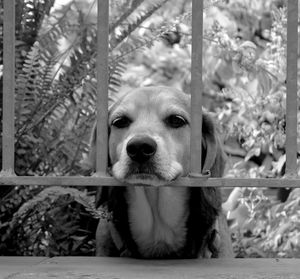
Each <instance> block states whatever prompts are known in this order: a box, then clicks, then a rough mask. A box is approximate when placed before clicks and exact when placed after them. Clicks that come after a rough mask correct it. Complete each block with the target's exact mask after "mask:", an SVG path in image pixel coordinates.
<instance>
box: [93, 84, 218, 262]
mask: <svg viewBox="0 0 300 279" xmlns="http://www.w3.org/2000/svg"><path fill="white" fill-rule="evenodd" d="M117 97H118V99H117V100H115V101H114V103H113V104H112V105H111V106H110V108H109V117H108V119H109V123H108V124H109V168H110V171H111V174H112V175H113V176H114V177H115V178H116V179H118V180H120V181H123V182H124V185H126V186H128V187H99V188H98V190H97V197H96V206H100V205H104V206H106V207H107V209H108V210H109V211H110V212H112V213H113V220H112V222H110V225H108V226H111V228H109V229H107V228H101V229H99V231H100V233H99V234H98V235H97V237H96V242H97V255H124V253H123V252H122V251H124V252H125V251H126V252H125V255H129V256H134V257H141V258H185V257H187V258H190V257H197V256H198V255H199V253H203V252H205V251H206V250H207V249H206V248H205V247H213V246H214V244H213V242H214V240H213V239H211V237H210V232H211V231H212V228H213V226H214V224H215V222H216V219H217V216H218V214H219V212H220V210H221V196H220V192H219V189H215V188H187V187H172V186H167V187H157V188H156V187H154V188H153V187H152V188H151V187H135V185H137V186H141V185H151V186H158V185H165V184H169V182H171V181H173V180H176V179H177V178H178V177H180V176H186V175H188V174H189V172H190V134H191V127H190V102H191V100H190V96H189V95H187V94H185V93H183V92H181V91H179V90H176V89H174V88H168V87H146V88H139V89H135V90H132V91H130V92H128V93H125V94H121V93H120V94H118V96H117ZM199 109H200V108H199ZM95 140H96V133H95V130H94V133H93V136H92V142H91V147H92V148H91V152H90V157H89V161H90V163H91V164H92V165H95V155H96V152H95V148H96V147H95ZM201 142H202V167H203V169H204V170H205V171H206V170H210V172H211V175H212V176H214V177H217V176H222V174H223V169H224V156H223V155H224V154H223V152H222V149H221V147H220V144H219V141H218V138H217V136H216V132H215V128H214V125H213V122H212V120H211V119H210V117H209V116H208V115H207V114H206V113H204V114H203V121H202V139H201ZM131 185H132V186H131ZM103 224H104V223H103V222H99V228H100V227H101V226H102V225H103ZM112 228H113V229H112ZM105 232H106V233H107V235H106V236H105V237H103V234H105ZM107 239H110V240H111V242H109V243H110V244H111V243H114V245H111V246H112V247H114V248H112V247H111V246H110V245H108V244H107ZM210 242H211V243H210ZM122 246H124V247H123V248H125V250H123V248H122ZM108 247H110V248H108ZM107 249H108V250H107ZM202 250H203V251H202ZM209 250H210V248H209Z"/></svg>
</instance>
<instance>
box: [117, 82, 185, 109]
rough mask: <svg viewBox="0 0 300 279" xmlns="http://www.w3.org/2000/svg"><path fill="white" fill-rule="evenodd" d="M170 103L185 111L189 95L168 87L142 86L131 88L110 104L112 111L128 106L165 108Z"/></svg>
mask: <svg viewBox="0 0 300 279" xmlns="http://www.w3.org/2000/svg"><path fill="white" fill-rule="evenodd" d="M170 105H174V106H178V107H180V108H182V109H184V110H186V111H188V110H189V107H190V97H189V95H188V94H186V93H184V92H182V91H180V90H178V89H175V88H170V87H163V86H159V87H143V88H137V89H134V90H131V91H129V92H127V93H126V94H124V95H123V96H121V97H120V99H119V100H118V101H117V102H116V103H115V104H114V105H113V106H112V109H111V110H112V111H114V110H116V109H117V108H118V107H119V108H120V107H122V108H123V109H124V108H126V109H129V110H130V108H135V109H138V108H141V109H144V108H156V109H163V110H164V109H166V108H168V107H169V106H170Z"/></svg>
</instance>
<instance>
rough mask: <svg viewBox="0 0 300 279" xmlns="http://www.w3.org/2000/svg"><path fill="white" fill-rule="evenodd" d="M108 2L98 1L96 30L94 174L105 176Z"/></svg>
mask: <svg viewBox="0 0 300 279" xmlns="http://www.w3.org/2000/svg"><path fill="white" fill-rule="evenodd" d="M108 19H109V0H98V21H97V22H98V24H97V25H98V26H97V27H98V30H97V41H98V46H97V47H98V49H97V52H98V53H97V90H98V92H97V93H98V95H97V141H96V146H97V153H96V154H97V157H96V173H97V174H98V175H105V173H106V170H107V161H108V160H107V158H108V152H107V150H108V129H107V121H108V32H109V31H108V28H109V22H108Z"/></svg>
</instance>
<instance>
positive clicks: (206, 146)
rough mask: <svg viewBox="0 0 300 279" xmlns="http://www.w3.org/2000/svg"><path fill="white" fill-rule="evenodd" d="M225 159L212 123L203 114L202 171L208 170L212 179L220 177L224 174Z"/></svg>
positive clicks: (209, 118)
mask: <svg viewBox="0 0 300 279" xmlns="http://www.w3.org/2000/svg"><path fill="white" fill-rule="evenodd" d="M225 158H226V155H225V153H224V151H223V149H222V147H221V143H220V140H219V138H218V135H217V131H216V128H215V124H214V122H213V120H212V119H211V117H210V116H209V115H208V114H203V121H202V170H203V171H207V170H209V171H210V172H211V176H212V177H221V176H222V175H223V173H224V168H225Z"/></svg>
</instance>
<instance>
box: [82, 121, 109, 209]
mask: <svg viewBox="0 0 300 279" xmlns="http://www.w3.org/2000/svg"><path fill="white" fill-rule="evenodd" d="M108 133H109V131H108ZM96 137H97V123H95V124H94V126H93V128H92V133H91V139H90V152H89V154H88V156H87V159H86V160H84V162H83V163H84V165H85V167H86V168H87V167H88V168H90V169H91V171H95V170H96V154H97V152H96ZM109 166H110V160H109V158H108V167H109ZM96 187H97V189H96V198H95V206H96V208H97V207H99V206H100V205H103V204H104V203H106V202H107V200H108V198H109V195H110V191H111V190H110V188H111V187H99V186H96Z"/></svg>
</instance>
